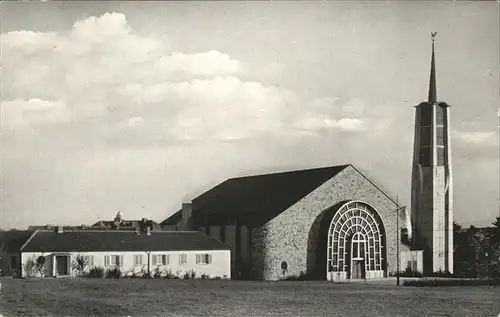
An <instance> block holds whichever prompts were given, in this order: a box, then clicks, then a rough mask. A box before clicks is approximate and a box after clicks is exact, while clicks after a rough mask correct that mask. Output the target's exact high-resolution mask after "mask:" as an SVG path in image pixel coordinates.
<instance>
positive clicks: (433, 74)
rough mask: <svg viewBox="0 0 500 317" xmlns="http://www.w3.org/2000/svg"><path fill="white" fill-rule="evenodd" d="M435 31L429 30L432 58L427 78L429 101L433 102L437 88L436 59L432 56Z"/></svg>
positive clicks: (435, 98) (435, 99)
mask: <svg viewBox="0 0 500 317" xmlns="http://www.w3.org/2000/svg"><path fill="white" fill-rule="evenodd" d="M436 35H437V32H431V38H432V59H431V76H430V79H429V100H428V102H429V103H435V102H436V101H437V90H436V61H435V57H434V38H435V37H436Z"/></svg>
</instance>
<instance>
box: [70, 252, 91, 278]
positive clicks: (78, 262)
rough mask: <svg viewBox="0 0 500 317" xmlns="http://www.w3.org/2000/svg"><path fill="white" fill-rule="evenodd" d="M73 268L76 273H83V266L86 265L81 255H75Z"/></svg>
mask: <svg viewBox="0 0 500 317" xmlns="http://www.w3.org/2000/svg"><path fill="white" fill-rule="evenodd" d="M72 267H73V270H75V271H76V273H77V275H84V274H85V268H86V267H87V261H86V260H85V257H84V256H83V255H77V256H76V259H75V261H74V262H73V265H72Z"/></svg>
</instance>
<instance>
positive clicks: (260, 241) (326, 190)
mask: <svg viewBox="0 0 500 317" xmlns="http://www.w3.org/2000/svg"><path fill="white" fill-rule="evenodd" d="M399 214H400V213H399V212H398V206H397V205H396V202H395V201H394V199H392V198H391V197H389V195H387V194H386V193H385V192H384V191H382V190H381V189H380V188H379V187H378V186H377V185H375V183H374V182H372V181H371V180H369V179H368V178H367V177H365V176H364V175H363V174H362V173H361V172H360V171H359V170H358V169H356V168H355V167H354V166H352V165H342V166H333V167H326V168H318V169H309V170H299V171H291V172H284V173H275V174H267V175H257V176H250V177H241V178H233V179H229V180H227V181H226V182H223V183H222V184H220V185H219V186H216V187H215V188H213V189H211V190H210V191H208V192H206V193H204V194H202V195H200V196H199V197H197V198H195V199H193V201H192V202H191V203H188V204H184V205H183V209H182V210H180V211H179V212H177V213H175V214H174V215H172V216H171V217H169V218H168V219H166V220H165V221H164V222H163V223H162V224H163V225H164V226H169V225H170V226H175V227H176V229H177V230H198V231H201V232H204V233H206V234H207V235H209V236H211V237H213V238H216V239H219V240H221V241H223V242H225V243H227V244H229V245H230V246H231V250H232V255H231V258H232V259H231V262H232V267H233V270H234V271H235V274H233V276H234V277H236V276H238V274H243V275H244V277H246V278H255V279H261V280H277V279H280V278H283V277H287V276H293V275H300V274H307V275H308V276H309V277H311V278H315V279H320V280H327V279H328V280H338V279H361V278H367V279H370V278H382V277H386V276H388V275H389V273H391V272H395V271H396V268H397V256H396V255H397V243H398V241H401V239H400V238H399V236H400V235H399V234H398V233H397V231H398V230H397V227H396V226H397V223H396V222H397V217H398V216H399ZM400 224H404V223H403V222H402V221H401V223H400ZM399 243H400V245H399V248H400V251H408V250H409V247H408V246H406V245H405V244H403V243H401V242H399Z"/></svg>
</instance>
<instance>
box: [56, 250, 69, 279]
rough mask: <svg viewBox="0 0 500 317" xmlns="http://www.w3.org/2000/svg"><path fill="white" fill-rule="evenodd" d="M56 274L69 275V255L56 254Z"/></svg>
mask: <svg viewBox="0 0 500 317" xmlns="http://www.w3.org/2000/svg"><path fill="white" fill-rule="evenodd" d="M55 260H56V275H69V265H68V264H69V256H67V255H56V258H55Z"/></svg>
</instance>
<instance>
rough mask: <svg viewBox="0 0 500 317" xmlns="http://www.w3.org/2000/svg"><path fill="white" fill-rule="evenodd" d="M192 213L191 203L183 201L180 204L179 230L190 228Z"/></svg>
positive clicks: (188, 229)
mask: <svg viewBox="0 0 500 317" xmlns="http://www.w3.org/2000/svg"><path fill="white" fill-rule="evenodd" d="M192 215H193V204H192V203H183V204H182V218H181V224H182V225H181V230H185V231H190V230H192V228H191V227H192Z"/></svg>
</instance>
